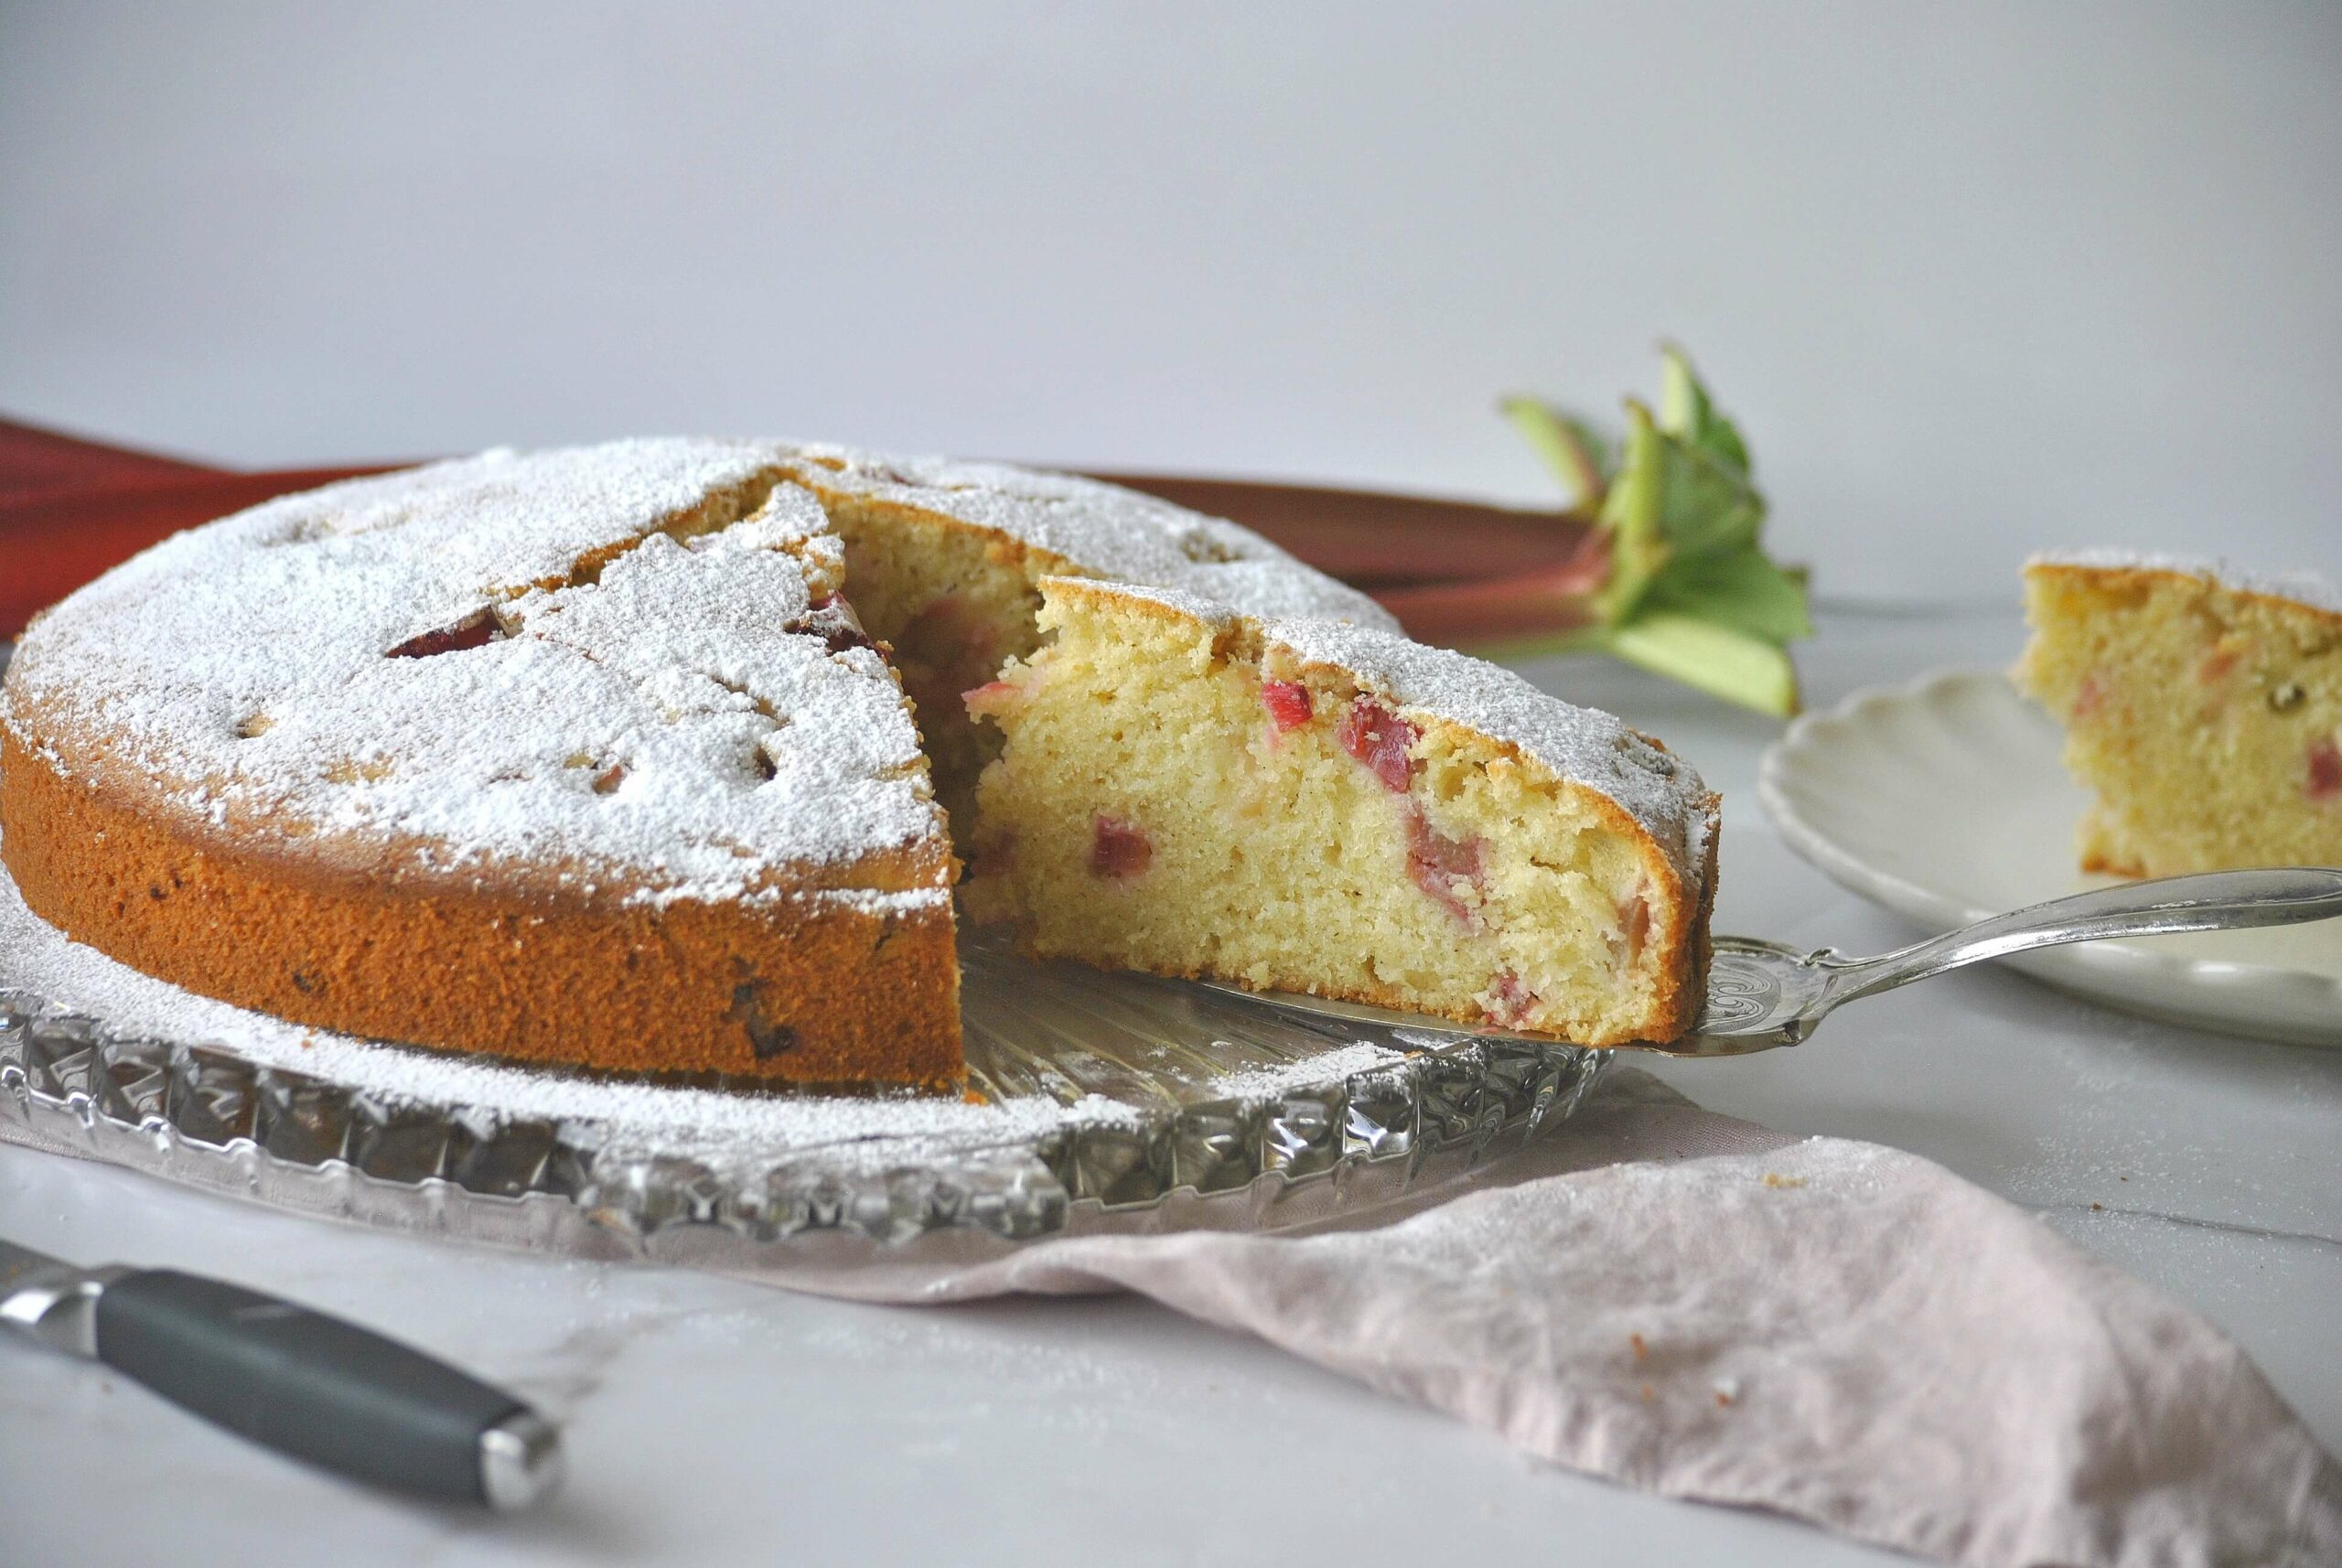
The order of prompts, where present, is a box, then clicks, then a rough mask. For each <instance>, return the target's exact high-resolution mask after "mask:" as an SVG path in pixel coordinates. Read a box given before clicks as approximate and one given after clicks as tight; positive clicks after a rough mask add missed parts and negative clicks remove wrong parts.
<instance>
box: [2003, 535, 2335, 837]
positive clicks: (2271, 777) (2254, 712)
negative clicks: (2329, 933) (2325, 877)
mask: <svg viewBox="0 0 2342 1568" xmlns="http://www.w3.org/2000/svg"><path fill="white" fill-rule="evenodd" d="M2025 614H2026V618H2027V619H2029V620H2030V621H2031V623H2032V626H2033V639H2032V642H2031V644H2030V645H2029V646H2028V647H2027V648H2026V650H2025V658H2024V660H2023V661H2022V662H2021V663H2020V664H2019V665H2018V666H2017V670H2016V679H2017V682H2018V683H2019V685H2021V686H2022V687H2023V688H2024V689H2025V692H2026V693H2028V694H2030V695H2031V696H2032V697H2033V698H2034V699H2035V700H2036V701H2037V702H2039V703H2041V705H2042V706H2043V707H2045V708H2047V710H2048V711H2049V713H2050V714H2051V715H2052V716H2053V717H2055V718H2057V720H2059V721H2060V722H2061V723H2062V724H2064V725H2065V726H2066V766H2067V768H2068V769H2069V770H2071V772H2072V773H2073V775H2074V777H2075V778H2076V779H2079V781H2080V782H2081V784H2082V785H2083V786H2084V787H2085V788H2086V789H2089V790H2090V793H2091V797H2092V799H2091V802H2090V810H2089V811H2088V813H2087V814H2086V815H2085V816H2084V818H2083V820H2082V823H2081V827H2080V831H2079V848H2080V854H2081V864H2082V868H2083V869H2084V870H2086V871H2108V872H2113V873H2117V874H2119V875H2126V876H2174V875H2181V874H2183V873H2186V872H2194V871H2217V870H2222V869H2226V868H2229V867H2234V866H2251V865H2342V588H2337V586H2336V585H2334V584H2333V583H2331V582H2329V581H2327V580H2326V579H2324V578H2322V577H2319V576H2316V575H2312V574H2308V573H2297V574H2291V575H2284V576H2280V577H2259V576H2253V575H2245V574H2240V573H2237V572H2234V571H2231V570H2229V569H2228V568H2226V567H2223V566H2221V565H2220V564H2217V563H2214V562H2208V561H2199V560H2191V559H2179V558H2174V557H2168V556H2147V555H2133V554H2125V553H2116V552H2111V551H2100V552H2089V553H2078V554H2071V555H2058V556H2043V557H2037V558H2036V559H2035V560H2034V561H2032V562H2031V563H2029V564H2027V565H2026V567H2025Z"/></svg>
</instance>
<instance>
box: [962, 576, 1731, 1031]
mask: <svg viewBox="0 0 2342 1568" xmlns="http://www.w3.org/2000/svg"><path fill="white" fill-rule="evenodd" d="M1043 593H1044V596H1045V602H1044V604H1043V607H1042V611H1041V617H1040V627H1041V629H1042V631H1043V633H1044V634H1048V635H1053V640H1050V641H1048V642H1047V645H1046V646H1044V647H1041V648H1040V649H1038V650H1037V651H1036V652H1034V653H1033V654H1031V655H1030V656H1029V657H1027V658H1026V659H1024V660H1017V661H1014V662H1012V663H1011V664H1010V665H1009V666H1008V667H1007V668H1006V669H1005V670H1004V671H1003V672H1002V674H1001V676H1000V678H999V679H998V680H996V681H994V682H987V683H986V684H984V685H983V686H980V687H977V688H975V689H973V690H972V691H971V692H969V693H967V696H966V702H967V704H968V707H969V708H970V710H971V711H972V712H973V713H975V714H981V715H983V717H985V718H988V719H989V720H991V721H992V722H993V723H994V724H995V725H998V726H999V727H1000V729H1001V730H1002V732H1003V733H1004V736H1005V748H1004V752H1003V754H1002V755H1001V757H999V758H998V760H996V761H994V763H993V764H992V765H991V766H990V767H989V768H987V769H986V770H985V772H984V775H983V779H981V780H980V782H979V783H978V786H977V818H976V833H977V843H976V853H975V859H974V863H973V865H972V869H971V873H970V879H969V881H968V883H967V886H966V887H965V890H964V895H963V897H964V899H965V902H966V906H967V908H968V910H969V912H970V914H971V915H972V916H973V917H974V918H979V919H988V920H1008V921H1014V922H1015V924H1016V925H1017V926H1018V927H1019V929H1021V931H1022V932H1023V933H1024V935H1025V937H1026V940H1027V941H1028V943H1029V945H1030V947H1031V948H1032V950H1034V951H1035V952H1037V953H1038V954H1043V955H1060V956H1068V957H1073V958H1079V959H1085V960H1088V961H1090V962H1093V963H1097V964H1101V965H1103V966H1106V967H1110V968H1133V969H1143V970H1151V971H1155V972H1159V973H1166V974H1177V975H1187V976H1207V977H1214V978H1219V979H1223V980H1230V981H1234V982H1237V983H1242V984H1246V985H1251V986H1253V987H1257V988H1262V989H1275V990H1290V991H1307V992H1313V993H1317V994H1320V995H1325V996H1332V997H1342V998H1348V999H1352V1000H1357V1001H1364V1002H1370V1003H1376V1004H1382V1005H1386V1006H1392V1007H1402V1008H1409V1009H1413V1010H1418V1011H1423V1012H1426V1013H1432V1014H1436V1015H1441V1016H1445V1017H1448V1018H1453V1019H1456V1020H1458V1021H1461V1022H1465V1023H1471V1024H1478V1023H1483V1022H1488V1021H1493V1022H1495V1023H1498V1024H1500V1025H1503V1026H1507V1027H1510V1028H1520V1029H1531V1030H1537V1031H1542V1032H1549V1033H1553V1034H1558V1035H1563V1036H1568V1037H1569V1038H1571V1039H1574V1040H1578V1041H1582V1042H1585V1043H1588V1044H1596V1045H1610V1044H1617V1043H1620V1042H1624V1041H1628V1040H1635V1039H1659V1040H1666V1039H1673V1038H1674V1037H1676V1036H1678V1035H1680V1034H1681V1033H1682V1032H1683V1030H1684V1029H1685V1028H1686V1027H1688V1026H1690V1024H1691V1023H1692V1020H1693V1019H1694V1018H1695V1017H1696V1016H1697V1015H1698V1012H1699V1008H1700V1004H1701V999H1702V994H1703V986H1704V983H1705V973H1706V968H1707V959H1708V949H1707V917H1708V911H1709V907H1710V905H1711V903H1712V901H1713V899H1714V888H1715V845H1716V825H1717V814H1716V798H1715V797H1714V795H1713V794H1711V793H1709V791H1708V790H1707V789H1706V787H1705V786H1704V785H1703V784H1702V783H1701V781H1700V778H1699V776H1698V775H1697V774H1696V773H1694V772H1693V771H1692V769H1691V768H1689V767H1688V766H1686V765H1685V764H1684V763H1682V762H1681V761H1680V760H1679V759H1677V758H1676V757H1673V756H1671V755H1670V754H1669V753H1668V752H1667V751H1666V749H1665V748H1664V747H1662V746H1659V745H1658V744H1657V743H1656V742H1653V741H1651V740H1649V739H1647V738H1645V737H1644V736H1640V735H1638V734H1636V733H1635V732H1634V731H1632V730H1630V729H1628V727H1627V726H1626V725H1623V724H1621V723H1620V722H1619V721H1618V720H1617V719H1615V718H1613V717H1611V716H1610V715H1608V714H1601V713H1595V712H1592V711H1589V710H1586V709H1584V708H1577V707H1573V706H1571V705H1570V704H1569V703H1563V702H1561V701H1559V700H1558V699H1556V698H1553V697H1550V696H1547V695H1545V694H1544V693H1541V692H1539V691H1538V690H1537V689H1536V688H1534V687H1532V686H1531V685H1530V684H1529V683H1528V682H1525V681H1523V680H1521V679H1520V677H1519V676H1517V675H1514V674H1512V673H1510V672H1509V671H1504V670H1501V669H1499V668H1498V667H1496V666H1495V665H1491V664H1488V663H1485V662H1482V661H1481V660H1476V659H1471V658H1467V657H1466V656H1464V655H1462V654H1458V653H1454V652H1449V651H1446V650H1439V649H1433V648H1427V647H1424V646H1423V645H1422V644H1419V643H1414V642H1411V641H1409V640H1407V639H1405V638H1403V637H1401V636H1398V635H1396V634H1395V633H1392V632H1389V631H1385V630H1382V629H1380V628H1370V627H1361V626H1355V625H1342V624H1338V623H1335V622H1330V621H1326V620H1321V619H1275V618H1271V619H1266V620H1262V619H1257V618H1252V617H1249V616H1245V615H1241V614H1239V613H1237V612H1235V611H1233V610H1230V609H1229V608H1228V607H1226V606H1224V605H1219V604H1216V603H1213V602H1211V601H1209V600H1206V599H1201V598H1198V597H1196V596H1192V595H1187V594H1184V593H1179V592H1176V591H1165V590H1160V589H1151V588H1140V587H1133V586H1131V585H1123V584H1105V583H1098V582H1094V581H1083V580H1076V579H1070V578H1061V579H1052V580H1050V581H1048V582H1047V583H1045V584H1044V585H1043Z"/></svg>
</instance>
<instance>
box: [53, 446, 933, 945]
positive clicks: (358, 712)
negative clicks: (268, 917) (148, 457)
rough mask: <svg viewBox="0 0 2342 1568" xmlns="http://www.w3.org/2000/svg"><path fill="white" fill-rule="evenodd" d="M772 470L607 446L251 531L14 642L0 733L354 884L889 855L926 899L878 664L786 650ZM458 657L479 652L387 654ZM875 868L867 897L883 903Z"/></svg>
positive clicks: (779, 503)
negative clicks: (427, 644) (371, 878)
mask: <svg viewBox="0 0 2342 1568" xmlns="http://www.w3.org/2000/svg"><path fill="white" fill-rule="evenodd" d="M773 472H774V470H773V453H772V452H771V451H770V450H769V449H759V448H755V447H750V446H745V445H742V444H737V443H715V442H693V441H663V442H627V443H620V444H618V445H614V446H603V447H593V448H584V449H578V450H573V451H565V452H548V453H543V454H538V455H535V456H525V457H522V456H510V455H509V454H491V455H489V456H485V457H478V458H472V459H467V460H465V461H462V462H457V463H446V464H440V465H435V466H434V467H427V468H424V469H419V470H416V471H414V472H412V473H403V474H396V475H392V476H388V477H386V478H380V479H370V480H361V481H357V482H355V483H351V484H347V485H338V486H333V487H329V488H328V489H324V490H320V491H317V492H313V493H311V494H308V495H305V496H295V497H291V498H287V499H285V500H281V501H276V502H272V503H269V504H268V505H265V506H262V507H258V508H255V509H253V510H251V511H247V512H244V513H242V514H240V515H238V516H236V517H232V518H230V519H227V520H225V521H221V522H219V523H215V524H212V525H211V526H209V527H208V528H202V529H198V530H195V531H193V532H188V533H184V534H180V535H178V536H177V537H176V538H174V539H171V540H169V541H167V542H165V543H163V544H161V545H159V546H157V547H156V549H154V550H151V551H148V552H147V553H145V554H143V555H140V556H138V557H137V558H135V559H134V560H133V561H132V562H130V563H129V564H126V565H124V566H123V567H121V568H119V569H117V570H116V571H114V572H113V573H110V574H108V575H106V576H104V577H102V578H100V579H99V580H98V581H97V582H96V583H94V584H92V585H90V586H89V587H87V588H84V589H82V590H81V592H80V593H78V594H76V595H74V596H72V597H70V598H69V599H68V600H66V601H65V603H64V604H63V605H61V606H59V607H58V608H57V609H56V610H54V611H52V612H50V614H48V616H47V617H45V618H43V619H42V620H41V621H39V622H38V624H37V625H36V626H35V627H34V628H32V630H31V631H30V632H28V633H27V636H26V639H25V641H24V645H23V647H22V648H21V650H19V652H18V654H17V658H16V663H15V665H14V667H13V668H12V669H11V671H10V674H9V680H8V706H7V714H8V719H9V722H10V723H11V724H12V725H13V726H14V727H15V728H16V733H17V735H18V736H19V737H20V738H22V739H23V740H24V741H25V742H26V743H27V745H40V746H45V747H46V748H47V749H48V754H49V755H50V756H51V757H53V758H54V759H55V760H56V761H57V762H58V764H59V766H60V767H61V768H65V769H66V770H68V771H72V772H87V773H89V774H91V775H94V776H96V777H98V778H99V779H101V781H103V780H105V779H117V780H119V779H121V778H122V776H123V775H125V774H126V775H127V776H128V778H129V779H130V780H131V781H134V783H135V784H136V785H137V786H138V787H140V788H142V789H145V790H146V791H149V792H152V793H157V794H159V795H160V797H161V798H162V800H164V802H166V804H167V805H168V806H173V807H176V809H177V810H178V811H180V812H181V813H182V814H183V815H184V816H186V817H187V818H188V819H189V820H190V821H191V822H195V823H198V824H208V825H209V826H210V827H212V828H215V829H218V830H221V831H225V832H231V833H234V834H236V835H237V836H239V837H240V838H242V839H246V840H253V841H261V842H285V841H288V840H306V845H305V848H304V853H308V854H318V855H332V854H338V855H341V856H343V857H344V858H346V859H348V860H349V861H350V862H351V864H352V865H353V868H356V869H366V870H381V869H387V868H390V867H392V866H403V867H409V868H412V869H414V870H416V871H419V872H421V873H423V874H426V875H454V876H469V875H478V874H480V873H482V872H484V871H486V870H488V869H489V868H491V867H493V868H496V869H498V870H500V871H510V870H511V869H512V868H515V867H520V868H525V869H526V870H528V871H529V872H530V873H531V874H532V875H546V876H552V877H553V878H555V879H557V880H558V881H559V882H561V883H563V884H569V885H575V886H576V887H577V888H578V889H580V890H581V891H584V892H587V893H591V892H593V891H595V890H596V888H597V887H599V886H603V885H604V884H608V883H616V884H618V885H619V886H623V887H625V888H626V889H628V892H627V893H626V897H632V898H639V899H651V900H669V899H672V898H677V897H690V898H709V899H713V898H736V897H777V896H779V894H781V893H783V892H785V891H787V890H788V888H789V886H790V884H791V883H792V882H793V881H795V880H796V876H795V868H798V867H802V866H812V867H816V868H822V867H829V868H837V869H835V870H834V871H833V872H831V873H830V874H829V875H827V876H826V877H825V878H824V884H825V885H826V886H839V885H844V886H852V885H854V883H855V882H856V880H857V863H858V862H859V861H861V860H862V859H863V858H864V857H867V856H872V855H876V854H888V853H889V852H892V853H894V854H899V855H902V856H904V857H906V859H907V862H908V864H909V865H911V866H912V867H913V869H912V870H911V871H910V872H909V873H908V875H910V876H911V878H912V885H915V886H923V887H925V888H926V889H928V890H929V891H930V893H931V895H932V897H935V898H938V899H940V898H942V897H947V896H948V894H947V886H948V877H949V862H948V859H947V857H946V855H945V853H944V852H943V850H942V848H941V847H940V842H941V832H942V821H941V812H940V808H938V807H937V806H936V805H935V804H934V802H933V800H931V799H930V797H929V786H928V782H927V779H926V773H925V766H924V763H923V762H922V760H921V758H920V756H919V738H918V735H917V732H916V731H915V729H914V728H913V726H912V724H911V719H910V715H909V714H908V712H907V711H906V709H905V707H904V704H903V701H902V697H901V694H900V693H899V691H898V690H897V687H896V684H895V682H894V679H893V676H892V675H891V674H890V673H889V672H888V671H886V669H885V667H884V666H883V664H882V663H881V661H880V660H879V659H878V657H877V655H876V653H874V652H872V651H871V650H868V649H848V650H844V651H843V652H833V651H832V650H831V649H830V647H829V646H828V644H827V642H826V641H825V639H824V638H823V637H822V635H820V634H819V633H818V632H817V631H816V630H813V629H811V622H812V619H813V602H814V598H815V591H816V588H817V587H818V588H820V589H821V590H822V591H824V592H826V590H827V586H828V585H829V583H830V582H831V581H833V579H834V577H835V575H836V573H837V570H838V551H837V548H836V544H835V542H834V541H833V540H831V539H828V538H827V537H825V536H824V534H823V532H822V531H823V530H824V529H825V527H826V521H825V519H824V518H823V515H822V511H821V509H820V507H819V505H818V504H817V503H816V502H815V501H814V499H813V498H812V497H811V495H810V494H808V493H807V492H805V491H803V490H801V489H796V488H794V487H790V486H786V485H778V484H776V482H775V480H774V478H773ZM742 513H746V514H747V515H746V516H745V517H743V516H741V515H740V514H742ZM711 527H712V528H714V532H694V531H697V530H703V529H708V528H711ZM661 529H669V530H672V531H674V532H677V533H680V534H682V535H683V537H681V538H678V537H671V536H670V534H669V533H667V532H659V531H660V530H661ZM491 615H492V616H493V617H494V618H495V625H494V627H493V630H494V631H495V632H496V633H497V635H494V636H493V637H492V638H489V629H490V628H489V621H488V620H487V619H486V618H487V617H489V616H491ZM463 626H471V627H476V628H479V629H478V638H479V639H480V640H478V642H477V645H475V646H467V647H463V648H461V649H460V650H455V651H446V652H436V653H431V654H428V655H427V656H420V657H394V656H392V650H395V649H399V648H402V647H413V646H415V643H414V639H417V638H418V637H422V638H425V639H427V638H428V637H429V636H430V635H431V634H433V633H434V632H435V631H437V630H440V629H442V628H449V627H463ZM784 733H785V734H786V737H787V743H786V744H785V745H781V744H776V742H777V740H778V738H779V736H781V735H782V734H784ZM312 845H313V846H316V847H314V848H310V847H307V846H312ZM902 864H903V863H902V862H890V863H886V864H883V865H881V866H880V867H879V868H878V870H877V872H876V873H875V874H876V875H880V876H881V878H882V879H881V880H877V881H875V882H868V885H869V886H871V888H872V889H873V890H874V891H876V892H883V893H897V892H901V891H903V890H904V888H905V886H906V884H905V882H904V880H903V879H904V876H905V875H906V873H905V872H904V870H903V869H902ZM860 880H864V881H867V880H868V879H867V877H866V876H865V877H861V878H860Z"/></svg>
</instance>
